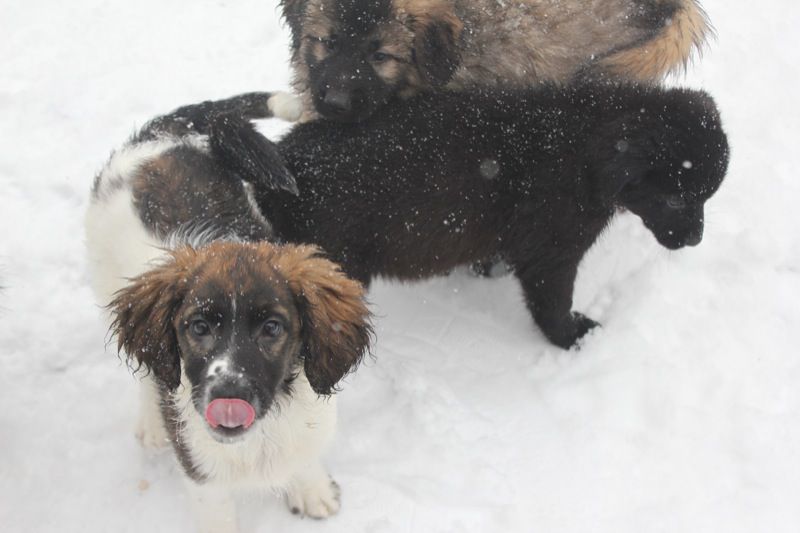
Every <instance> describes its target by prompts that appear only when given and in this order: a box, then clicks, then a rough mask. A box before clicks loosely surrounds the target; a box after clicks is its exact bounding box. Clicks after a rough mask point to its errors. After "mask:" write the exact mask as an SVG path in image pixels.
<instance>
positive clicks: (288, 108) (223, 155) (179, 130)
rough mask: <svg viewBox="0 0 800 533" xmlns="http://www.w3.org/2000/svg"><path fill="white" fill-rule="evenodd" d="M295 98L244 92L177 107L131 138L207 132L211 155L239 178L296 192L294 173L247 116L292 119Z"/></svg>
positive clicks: (297, 111)
mask: <svg viewBox="0 0 800 533" xmlns="http://www.w3.org/2000/svg"><path fill="white" fill-rule="evenodd" d="M301 110H302V109H301V106H300V103H299V99H297V98H296V97H294V96H292V95H290V94H287V93H282V92H277V93H268V92H253V93H245V94H240V95H237V96H233V97H231V98H226V99H224V100H209V101H206V102H201V103H199V104H191V105H187V106H183V107H179V108H178V109H176V110H175V111H173V112H171V113H168V114H166V115H162V116H160V117H157V118H155V119H153V120H152V121H150V122H148V123H147V124H146V125H145V126H144V127H143V128H142V129H141V131H140V132H139V134H138V135H137V136H136V138H134V142H140V141H147V140H150V139H155V138H159V137H164V136H171V137H186V136H189V135H202V136H207V138H208V146H209V150H210V153H211V156H212V157H213V158H214V159H215V160H216V161H217V162H218V163H220V164H221V165H223V166H224V167H225V168H227V169H229V170H231V171H233V172H234V173H235V174H236V175H238V176H239V177H240V178H241V179H243V180H244V181H246V182H249V183H253V184H254V185H258V186H262V187H267V188H269V189H282V190H285V191H288V192H290V193H292V194H297V192H298V191H297V184H296V183H295V179H294V176H292V174H291V173H290V172H289V170H288V169H287V168H286V164H285V162H284V160H283V156H281V154H280V152H279V151H278V147H277V145H276V144H275V143H273V142H272V141H270V140H269V139H267V138H266V137H264V136H263V135H261V134H260V133H259V132H258V131H256V129H255V127H254V126H253V124H252V122H251V121H252V120H256V119H262V118H272V117H278V118H283V119H285V120H290V121H293V120H297V119H298V118H299V116H300V112H301Z"/></svg>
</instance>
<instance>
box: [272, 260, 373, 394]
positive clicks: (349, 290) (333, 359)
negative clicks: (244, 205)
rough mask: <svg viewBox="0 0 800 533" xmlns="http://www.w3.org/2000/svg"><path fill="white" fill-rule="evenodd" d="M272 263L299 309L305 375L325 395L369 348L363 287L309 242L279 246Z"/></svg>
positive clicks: (368, 320) (368, 317)
mask: <svg viewBox="0 0 800 533" xmlns="http://www.w3.org/2000/svg"><path fill="white" fill-rule="evenodd" d="M275 267H276V268H277V270H278V271H279V272H280V273H281V274H283V275H284V276H285V277H286V279H287V281H288V282H289V287H290V288H291V290H292V292H293V293H294V295H295V298H296V299H297V301H298V307H299V308H300V314H301V320H302V322H303V324H302V336H303V357H304V368H305V372H306V377H307V378H308V381H309V383H310V384H311V387H312V388H313V389H314V391H316V392H317V393H318V394H331V393H332V392H333V391H334V390H335V387H336V384H337V383H338V382H339V380H341V379H342V378H343V377H344V376H345V375H346V374H347V373H349V372H351V371H353V370H355V367H356V366H357V365H358V363H359V362H360V361H361V359H362V358H363V357H364V355H365V354H366V353H367V352H368V351H369V343H370V340H371V335H372V328H371V326H370V318H371V315H370V312H369V310H368V309H367V306H366V302H365V301H364V288H363V287H362V285H361V284H360V283H359V282H357V281H354V280H352V279H350V278H348V277H347V276H345V275H344V274H343V273H342V271H341V270H340V269H339V266H338V265H337V264H335V263H333V262H331V261H329V260H327V259H324V258H323V257H321V255H320V251H319V249H317V248H316V247H313V246H284V247H283V248H282V249H281V251H280V253H279V254H278V255H277V257H276V260H275Z"/></svg>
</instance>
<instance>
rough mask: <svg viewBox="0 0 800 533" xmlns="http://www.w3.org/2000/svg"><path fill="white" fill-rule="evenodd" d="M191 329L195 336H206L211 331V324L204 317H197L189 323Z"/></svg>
mask: <svg viewBox="0 0 800 533" xmlns="http://www.w3.org/2000/svg"><path fill="white" fill-rule="evenodd" d="M189 331H191V332H192V335H194V336H195V337H205V336H206V335H209V334H210V333H211V326H210V325H209V324H208V322H206V321H205V320H203V319H202V318H196V319H194V320H192V321H191V322H190V323H189Z"/></svg>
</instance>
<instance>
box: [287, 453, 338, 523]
mask: <svg viewBox="0 0 800 533" xmlns="http://www.w3.org/2000/svg"><path fill="white" fill-rule="evenodd" d="M340 493H341V491H340V490H339V485H338V484H337V483H336V482H335V481H334V480H333V479H332V478H331V476H330V475H328V472H327V471H326V470H325V467H323V466H322V464H320V463H319V462H318V461H316V462H314V463H313V464H312V465H310V466H308V467H306V468H305V469H303V470H301V471H300V472H298V473H297V474H295V476H294V477H293V478H292V481H291V483H290V484H289V487H288V488H287V491H286V503H287V505H288V506H289V510H290V511H291V512H292V513H293V514H297V515H300V516H310V517H311V518H328V517H329V516H333V515H335V514H336V513H338V512H339V507H340V506H341V503H340V499H339V498H340Z"/></svg>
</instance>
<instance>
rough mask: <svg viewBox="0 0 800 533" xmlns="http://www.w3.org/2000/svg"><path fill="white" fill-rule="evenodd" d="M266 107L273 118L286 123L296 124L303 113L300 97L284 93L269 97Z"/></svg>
mask: <svg viewBox="0 0 800 533" xmlns="http://www.w3.org/2000/svg"><path fill="white" fill-rule="evenodd" d="M267 107H269V110H270V111H272V115H273V116H275V117H277V118H281V119H283V120H286V121H288V122H297V121H298V120H299V119H300V115H301V114H302V113H303V102H302V100H301V99H300V97H299V96H296V95H294V94H291V93H286V92H277V93H275V94H273V95H272V96H270V98H269V100H267Z"/></svg>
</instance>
